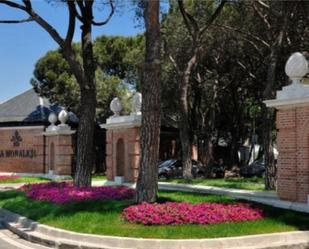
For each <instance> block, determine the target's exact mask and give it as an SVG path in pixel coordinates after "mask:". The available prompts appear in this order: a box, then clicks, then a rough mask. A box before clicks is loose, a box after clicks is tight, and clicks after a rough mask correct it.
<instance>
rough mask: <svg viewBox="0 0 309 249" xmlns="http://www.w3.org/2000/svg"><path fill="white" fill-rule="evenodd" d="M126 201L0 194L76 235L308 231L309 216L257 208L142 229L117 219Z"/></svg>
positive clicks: (163, 197)
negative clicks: (248, 217) (259, 215)
mask: <svg viewBox="0 0 309 249" xmlns="http://www.w3.org/2000/svg"><path fill="white" fill-rule="evenodd" d="M159 197H160V198H159V201H160V202H164V201H187V202H192V203H199V202H227V203H228V202H233V201H234V200H233V199H231V198H230V197H226V196H216V195H204V194H192V193H184V192H168V191H161V192H160V194H159ZM131 203H132V202H130V201H96V202H87V203H85V202H83V203H79V204H78V203H75V204H74V203H71V204H66V205H56V204H51V203H47V202H39V201H33V200H29V199H27V198H26V197H25V196H24V194H23V193H21V192H16V191H10V192H2V193H0V207H3V208H6V209H9V210H11V211H13V212H16V213H19V214H22V215H24V216H27V217H30V218H32V219H34V220H37V221H39V222H41V223H43V224H47V225H51V226H54V227H58V228H63V229H67V230H71V231H76V232H83V233H92V234H101V235H116V236H127V237H144V238H170V239H172V238H175V239H176V238H214V237H227V236H237V235H249V234H260V233H271V232H284V231H295V230H303V229H309V215H307V214H302V213H297V212H293V211H286V210H282V209H277V208H272V207H268V206H261V205H260V206H261V207H263V209H264V210H265V214H266V218H264V219H263V220H257V221H248V222H238V223H224V224H216V225H169V226H143V225H137V224H130V223H127V222H125V221H123V220H122V219H121V215H120V214H121V211H122V210H123V208H124V207H126V206H128V205H130V204H131Z"/></svg>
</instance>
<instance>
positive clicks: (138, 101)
mask: <svg viewBox="0 0 309 249" xmlns="http://www.w3.org/2000/svg"><path fill="white" fill-rule="evenodd" d="M132 109H133V110H132V111H133V113H134V114H141V109H142V94H141V93H139V92H136V93H134V95H133V97H132Z"/></svg>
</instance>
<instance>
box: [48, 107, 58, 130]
mask: <svg viewBox="0 0 309 249" xmlns="http://www.w3.org/2000/svg"><path fill="white" fill-rule="evenodd" d="M48 121H49V123H50V126H48V127H47V129H46V131H48V132H53V131H57V130H58V128H57V126H56V125H55V124H56V123H57V121H58V118H57V115H56V114H55V113H54V112H51V113H50V114H49V116H48Z"/></svg>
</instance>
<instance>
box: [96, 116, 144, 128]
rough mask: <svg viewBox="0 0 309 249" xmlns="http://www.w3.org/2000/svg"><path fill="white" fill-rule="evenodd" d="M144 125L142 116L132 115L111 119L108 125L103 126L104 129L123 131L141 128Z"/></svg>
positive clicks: (107, 122)
mask: <svg viewBox="0 0 309 249" xmlns="http://www.w3.org/2000/svg"><path fill="white" fill-rule="evenodd" d="M141 123H142V115H141V114H131V115H127V116H117V117H110V118H108V119H107V120H106V124H101V125H100V127H101V128H104V129H117V128H118V129H122V128H133V127H140V126H141Z"/></svg>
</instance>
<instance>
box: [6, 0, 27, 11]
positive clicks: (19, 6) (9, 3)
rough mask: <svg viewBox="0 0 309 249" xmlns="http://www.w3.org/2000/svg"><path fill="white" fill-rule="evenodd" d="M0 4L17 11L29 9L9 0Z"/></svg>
mask: <svg viewBox="0 0 309 249" xmlns="http://www.w3.org/2000/svg"><path fill="white" fill-rule="evenodd" d="M0 4H4V5H7V6H9V7H12V8H15V9H20V10H23V11H27V8H26V7H25V6H23V5H21V4H18V3H15V2H11V1H8V0H0Z"/></svg>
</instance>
